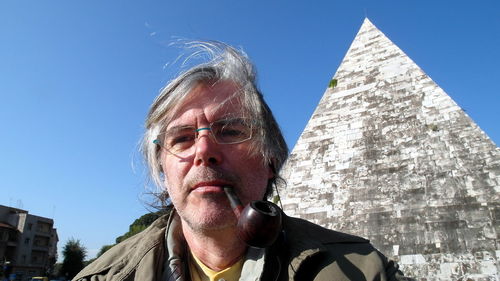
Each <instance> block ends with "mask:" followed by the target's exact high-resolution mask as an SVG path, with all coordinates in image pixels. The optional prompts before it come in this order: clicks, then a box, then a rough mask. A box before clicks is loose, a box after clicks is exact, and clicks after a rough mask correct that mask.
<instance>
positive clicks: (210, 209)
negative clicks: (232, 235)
mask: <svg viewBox="0 0 500 281" xmlns="http://www.w3.org/2000/svg"><path fill="white" fill-rule="evenodd" d="M215 180H223V181H227V182H230V183H234V184H236V183H238V182H240V180H239V179H238V177H237V176H235V175H232V174H228V173H226V172H223V171H220V170H218V169H215V168H212V167H205V168H203V169H200V170H197V172H196V173H194V174H189V175H187V176H186V178H185V180H184V184H183V186H182V189H181V190H190V189H191V187H192V186H194V185H195V184H197V183H198V182H203V181H215ZM194 196H195V195H194V194H191V193H188V194H187V196H186V197H185V198H184V199H183V200H182V201H183V202H182V203H180V202H175V201H177V200H175V201H174V198H172V199H173V201H172V202H173V203H174V206H175V207H176V210H177V213H178V214H179V216H180V217H181V219H182V220H183V221H184V222H185V223H186V224H187V226H188V227H189V228H190V229H192V230H193V231H194V232H197V233H208V232H212V231H219V230H223V229H228V228H235V227H236V224H237V219H236V216H235V215H234V213H233V211H232V210H231V207H230V205H229V202H228V200H227V198H226V195H225V194H224V193H207V194H203V195H202V196H200V197H197V198H194ZM193 200H198V202H199V204H198V205H196V204H194V203H193ZM176 203H177V204H176ZM179 203H180V204H179Z"/></svg>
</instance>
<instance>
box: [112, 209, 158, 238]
mask: <svg viewBox="0 0 500 281" xmlns="http://www.w3.org/2000/svg"><path fill="white" fill-rule="evenodd" d="M163 213H164V212H163V211H158V212H154V213H147V214H145V215H143V216H141V217H140V218H138V219H136V220H135V221H134V222H133V223H132V224H131V225H130V226H129V228H128V232H127V233H125V234H123V235H122V236H118V237H117V238H116V243H117V244H118V243H120V242H122V241H123V240H125V239H127V238H129V237H132V236H134V235H136V234H137V233H139V232H141V231H143V230H144V229H146V228H147V227H148V226H150V225H151V224H152V223H153V222H154V221H155V220H156V219H157V218H159V217H161V215H162V214H163Z"/></svg>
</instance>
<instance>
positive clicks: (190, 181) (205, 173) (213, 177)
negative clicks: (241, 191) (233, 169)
mask: <svg viewBox="0 0 500 281" xmlns="http://www.w3.org/2000/svg"><path fill="white" fill-rule="evenodd" d="M205 181H224V182H228V183H230V184H231V185H232V186H233V187H234V186H235V185H237V184H238V183H239V182H240V180H239V177H238V176H236V175H234V174H232V173H230V172H227V171H223V170H221V169H220V168H217V167H203V168H200V169H196V170H194V173H190V174H188V175H187V176H186V178H185V181H184V184H185V185H186V187H191V186H194V185H196V184H197V183H199V182H205Z"/></svg>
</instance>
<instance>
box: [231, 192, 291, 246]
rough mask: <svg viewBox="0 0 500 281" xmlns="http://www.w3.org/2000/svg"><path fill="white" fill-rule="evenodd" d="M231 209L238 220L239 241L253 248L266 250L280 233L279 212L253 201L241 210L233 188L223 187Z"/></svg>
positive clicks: (271, 206) (265, 202)
mask: <svg viewBox="0 0 500 281" xmlns="http://www.w3.org/2000/svg"><path fill="white" fill-rule="evenodd" d="M224 192H225V193H226V195H227V198H228V199H229V203H230V204H231V208H232V209H233V212H234V214H235V216H236V218H237V219H238V225H237V230H236V232H237V235H238V238H239V239H240V240H242V241H243V242H245V243H246V244H247V245H249V246H251V247H255V248H267V247H269V246H271V245H272V244H273V243H274V241H276V239H277V238H278V235H279V233H280V232H281V210H280V208H279V207H278V206H276V204H274V203H271V202H268V201H261V200H258V201H253V202H251V203H249V204H247V205H246V206H245V208H243V205H242V204H241V201H240V199H239V198H238V196H236V193H235V192H234V190H233V188H232V187H230V186H225V187H224Z"/></svg>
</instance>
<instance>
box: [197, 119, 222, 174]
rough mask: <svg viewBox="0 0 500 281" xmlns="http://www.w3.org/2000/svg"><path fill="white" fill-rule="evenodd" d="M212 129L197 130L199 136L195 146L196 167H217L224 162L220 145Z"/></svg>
mask: <svg viewBox="0 0 500 281" xmlns="http://www.w3.org/2000/svg"><path fill="white" fill-rule="evenodd" d="M211 131H212V130H211V129H210V128H200V129H198V130H197V132H198V136H197V138H196V143H195V144H194V145H195V157H194V164H195V165H196V166H209V165H216V164H220V163H221V162H222V154H221V151H220V148H219V144H218V143H217V142H216V141H215V139H214V137H213V135H212V136H210V134H212V132H211Z"/></svg>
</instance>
